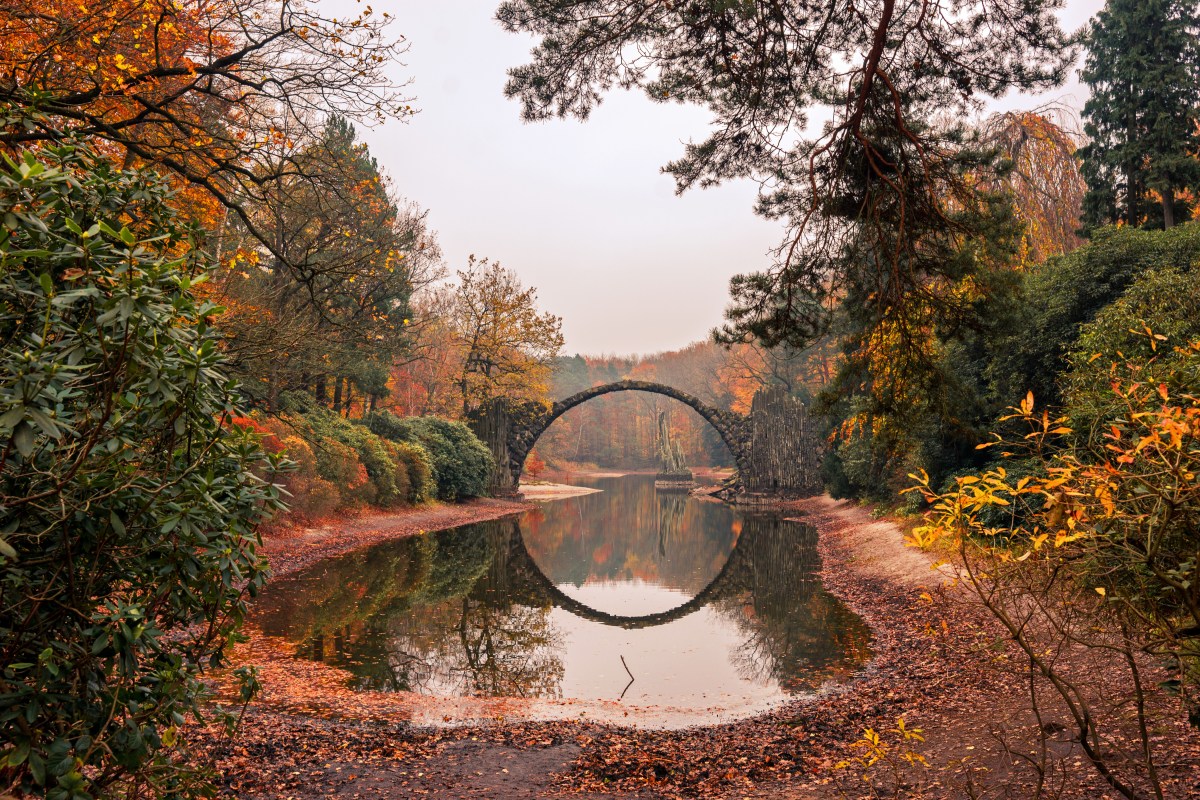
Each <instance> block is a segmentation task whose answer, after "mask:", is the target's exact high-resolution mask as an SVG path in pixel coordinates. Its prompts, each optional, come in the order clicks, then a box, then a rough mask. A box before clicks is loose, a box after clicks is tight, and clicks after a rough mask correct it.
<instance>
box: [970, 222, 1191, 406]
mask: <svg viewBox="0 0 1200 800" xmlns="http://www.w3.org/2000/svg"><path fill="white" fill-rule="evenodd" d="M1198 264H1200V223H1195V222H1192V223H1188V224H1185V225H1177V226H1175V227H1174V228H1172V229H1170V230H1167V231H1145V230H1140V229H1133V228H1104V229H1101V230H1098V231H1096V232H1095V233H1094V234H1093V235H1092V241H1091V242H1090V243H1089V244H1087V245H1085V246H1084V247H1081V248H1079V249H1078V250H1076V251H1074V252H1072V253H1068V254H1067V255H1065V256H1059V257H1056V258H1051V259H1048V260H1047V261H1046V262H1045V263H1043V264H1040V265H1038V266H1037V267H1035V268H1034V269H1033V270H1031V271H1030V272H1029V273H1028V274H1027V275H1026V276H1025V279H1024V281H1023V282H1022V292H1021V294H1022V297H1021V299H1020V308H1019V309H1018V310H1016V311H1015V312H1014V316H1013V320H1012V322H1011V323H1010V329H1009V330H1008V332H1007V333H1006V334H1005V335H1002V336H998V337H996V338H995V339H994V340H993V341H992V342H991V344H990V346H989V351H990V358H989V361H990V363H989V365H988V367H987V375H988V378H989V379H990V382H991V387H992V392H993V396H994V397H996V398H999V399H1000V401H1001V403H1002V405H1003V406H1009V405H1012V404H1013V403H1015V402H1017V400H1019V399H1020V398H1022V397H1024V396H1025V393H1026V392H1028V391H1033V393H1034V396H1035V397H1036V400H1037V403H1038V405H1039V406H1041V405H1044V404H1049V405H1058V404H1060V402H1061V399H1062V398H1061V396H1060V393H1059V385H1058V377H1059V375H1060V374H1061V373H1062V372H1063V371H1064V370H1066V369H1067V368H1068V364H1067V356H1068V354H1069V353H1070V352H1071V351H1072V350H1074V349H1075V348H1076V343H1077V341H1078V338H1079V333H1080V326H1081V325H1084V324H1086V323H1088V322H1091V321H1092V320H1093V319H1094V318H1095V317H1096V315H1097V314H1099V313H1100V311H1101V310H1102V309H1103V308H1105V307H1106V306H1108V305H1109V304H1110V303H1112V302H1113V301H1115V300H1116V299H1117V298H1118V297H1120V296H1121V295H1122V294H1123V293H1124V292H1125V290H1126V289H1127V288H1129V286H1130V284H1132V283H1133V282H1134V281H1135V280H1136V279H1137V278H1138V277H1139V276H1141V275H1143V274H1145V273H1147V272H1150V271H1155V270H1161V269H1175V270H1178V271H1183V272H1186V271H1188V270H1191V269H1192V268H1193V267H1195V266H1196V265H1198ZM1014 398H1015V399H1014Z"/></svg>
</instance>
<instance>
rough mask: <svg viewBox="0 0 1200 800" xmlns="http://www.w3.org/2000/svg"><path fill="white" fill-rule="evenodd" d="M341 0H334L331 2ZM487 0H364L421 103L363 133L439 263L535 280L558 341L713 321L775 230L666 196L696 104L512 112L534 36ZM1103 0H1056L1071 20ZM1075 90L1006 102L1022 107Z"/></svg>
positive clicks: (742, 185) (615, 103)
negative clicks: (396, 44)
mask: <svg viewBox="0 0 1200 800" xmlns="http://www.w3.org/2000/svg"><path fill="white" fill-rule="evenodd" d="M338 4H339V5H341V3H338ZM497 4H498V0H376V2H375V3H374V8H375V10H376V12H382V11H386V12H388V13H390V14H393V15H394V16H395V17H396V23H395V27H394V31H395V32H396V33H399V34H403V35H404V36H405V37H407V39H408V41H409V45H410V48H409V51H408V53H407V54H406V56H405V58H404V61H405V64H403V65H399V64H397V65H395V66H394V67H393V69H394V75H395V77H396V78H397V79H401V80H403V79H407V78H411V79H412V85H411V91H412V94H413V96H414V97H415V98H416V102H415V103H414V105H415V106H416V107H417V108H419V109H420V113H419V114H417V115H416V116H415V117H413V118H412V119H411V121H409V122H407V123H399V122H393V123H389V124H387V125H384V126H381V127H378V128H374V129H369V130H365V131H362V134H363V136H364V138H365V139H366V141H367V142H368V143H369V144H370V147H371V151H372V153H373V154H374V155H375V156H376V158H378V160H379V161H380V163H381V164H382V165H383V166H384V168H385V169H386V170H387V171H388V173H389V174H390V175H391V176H392V179H393V181H394V182H395V185H396V188H397V189H398V190H399V191H400V192H401V193H402V194H403V195H404V196H405V197H407V198H408V199H410V200H412V201H414V202H416V203H417V204H418V205H420V206H421V207H422V208H425V209H428V211H429V223H430V226H431V227H432V228H433V229H434V230H435V231H437V233H438V238H439V241H440V243H441V246H442V249H443V251H444V252H445V255H446V258H447V262H448V264H449V266H450V267H451V269H456V268H459V267H461V266H463V265H464V264H465V263H466V259H467V256H468V255H469V254H471V253H474V254H475V255H478V256H480V257H488V258H492V259H495V260H499V261H500V262H501V263H502V264H504V265H505V266H506V267H511V268H512V269H515V270H516V271H517V273H518V274H519V275H520V276H521V279H522V280H523V281H524V283H526V284H527V285H533V286H536V287H537V289H538V297H539V300H540V304H541V306H542V308H543V309H545V310H547V311H550V312H552V313H555V314H558V315H559V316H561V317H562V318H563V332H564V334H565V336H566V340H567V343H566V351H567V352H569V353H576V352H579V353H588V354H600V353H620V354H630V353H651V352H657V351H661V350H668V349H675V348H678V347H682V346H684V345H686V344H688V343H690V342H694V341H696V340H698V339H703V338H705V337H706V336H707V335H708V332H709V331H710V330H711V329H712V328H713V327H715V326H716V325H718V324H719V323H720V322H721V319H722V312H723V310H724V308H725V305H726V301H727V287H728V281H729V278H730V276H732V275H734V274H735V273H739V272H748V271H752V270H758V269H762V268H764V267H766V266H767V265H768V263H769V259H768V256H767V252H768V250H770V249H771V248H772V247H773V246H774V245H776V244H777V243H778V240H779V237H780V235H781V228H780V227H779V225H778V224H776V223H769V222H767V221H765V220H762V219H760V218H758V217H756V216H755V215H754V214H753V211H752V208H753V203H754V198H755V186H754V185H753V184H751V183H749V182H746V181H739V182H735V183H730V184H727V185H724V186H721V187H719V188H716V189H708V190H704V191H691V192H688V193H687V194H685V195H683V196H681V197H676V196H675V194H674V185H673V182H672V180H671V178H670V177H668V176H666V175H663V174H661V173H660V172H659V168H660V167H662V166H663V165H664V164H666V163H667V162H668V161H670V160H672V159H674V158H676V157H678V155H679V154H680V152H681V151H682V145H681V142H684V141H686V140H688V139H690V138H695V139H700V138H703V137H704V136H705V132H706V128H707V123H708V119H709V116H708V113H707V112H706V111H704V110H703V109H700V108H689V107H681V106H677V105H660V104H656V103H652V102H650V101H649V100H647V99H646V98H645V97H643V96H641V95H638V94H631V93H628V92H623V91H617V92H613V93H611V94H610V95H609V96H608V97H607V98H606V100H605V102H604V103H603V105H601V106H600V108H599V109H597V110H596V112H595V113H593V115H592V117H591V118H590V119H589V120H588V121H587V122H585V123H580V122H577V121H574V120H556V121H553V122H547V123H540V124H533V125H529V124H524V123H522V122H521V120H520V108H519V106H518V104H517V103H516V102H515V101H509V100H506V99H505V97H504V94H503V87H504V82H505V71H506V70H507V69H508V68H509V67H512V66H515V65H518V64H523V63H526V62H527V61H528V57H529V49H530V47H531V46H532V44H533V40H532V39H530V38H526V37H521V36H515V35H512V34H508V33H505V32H504V31H503V30H501V29H500V27H499V25H497V24H496V22H495V21H494V19H493V14H494V12H495V9H496V6H497ZM1101 5H1102V0H1067V4H1066V9H1065V10H1064V12H1063V15H1062V16H1063V20H1064V24H1065V25H1066V27H1067V28H1068V29H1070V30H1074V29H1076V28H1078V27H1079V26H1080V25H1082V24H1083V23H1084V22H1085V21H1086V20H1087V19H1088V18H1089V17H1090V16H1091V15H1092V14H1093V13H1095V11H1096V10H1098V9H1099V8H1100V6H1101ZM1064 95H1073V96H1074V97H1075V98H1076V102H1078V103H1081V102H1082V93H1081V92H1080V91H1079V88H1078V86H1077V85H1074V86H1073V85H1068V86H1067V87H1064V88H1063V89H1061V90H1058V91H1055V92H1051V93H1049V94H1048V95H1046V96H1044V97H1040V98H1006V99H1004V100H1003V101H1001V102H1000V103H999V104H998V107H1006V108H1024V107H1032V106H1035V105H1038V104H1039V103H1041V102H1044V101H1046V100H1049V99H1055V98H1058V97H1061V96H1064Z"/></svg>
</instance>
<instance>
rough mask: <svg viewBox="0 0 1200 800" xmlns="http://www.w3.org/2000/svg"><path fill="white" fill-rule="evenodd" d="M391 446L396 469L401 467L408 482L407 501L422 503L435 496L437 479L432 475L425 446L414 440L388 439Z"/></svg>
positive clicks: (430, 462) (431, 465)
mask: <svg viewBox="0 0 1200 800" xmlns="http://www.w3.org/2000/svg"><path fill="white" fill-rule="evenodd" d="M388 444H389V445H390V446H391V447H392V448H393V449H392V453H393V457H394V458H395V459H396V465H397V471H399V468H400V467H403V470H404V472H405V473H406V475H407V482H408V502H409V503H424V502H425V501H427V500H431V499H432V498H434V497H436V496H437V481H436V480H434V477H433V462H432V461H431V460H430V458H429V453H428V452H426V450H425V448H424V447H422V446H421V445H419V444H417V443H416V442H393V441H388Z"/></svg>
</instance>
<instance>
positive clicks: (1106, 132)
mask: <svg viewBox="0 0 1200 800" xmlns="http://www.w3.org/2000/svg"><path fill="white" fill-rule="evenodd" d="M1087 44H1088V56H1087V61H1086V64H1085V66H1084V70H1083V79H1084V81H1086V82H1087V84H1088V86H1089V87H1091V91H1092V95H1091V97H1090V98H1089V100H1088V102H1087V104H1086V105H1085V106H1084V109H1083V117H1084V123H1085V125H1084V130H1085V132H1086V133H1087V135H1088V136H1089V137H1090V139H1091V142H1090V143H1089V144H1088V145H1087V146H1086V147H1085V148H1083V149H1082V151H1081V155H1082V156H1083V173H1084V177H1085V179H1086V180H1087V184H1088V192H1087V195H1086V196H1085V198H1084V224H1085V225H1086V226H1088V227H1095V226H1098V225H1105V224H1110V223H1115V222H1117V221H1118V220H1120V221H1123V222H1124V223H1126V224H1128V225H1142V224H1145V223H1147V222H1148V221H1150V220H1155V219H1156V218H1157V217H1159V216H1161V218H1162V225H1163V227H1165V228H1170V227H1171V226H1172V225H1174V224H1175V223H1176V222H1177V221H1178V220H1180V219H1181V218H1184V217H1185V216H1186V214H1187V212H1188V208H1187V202H1186V199H1185V197H1183V196H1181V195H1182V194H1183V190H1186V189H1189V188H1195V187H1197V186H1198V185H1200V161H1198V160H1197V153H1198V152H1200V128H1198V127H1197V126H1198V124H1200V11H1198V10H1197V7H1196V4H1195V2H1194V0H1109V2H1108V4H1107V5H1106V6H1105V8H1104V10H1103V11H1101V12H1100V13H1099V14H1097V15H1096V18H1095V20H1093V22H1092V26H1091V29H1090V30H1089V31H1088V34H1087ZM1155 195H1157V197H1155ZM1155 203H1157V204H1159V205H1160V206H1161V212H1156V211H1155V209H1154V205H1155Z"/></svg>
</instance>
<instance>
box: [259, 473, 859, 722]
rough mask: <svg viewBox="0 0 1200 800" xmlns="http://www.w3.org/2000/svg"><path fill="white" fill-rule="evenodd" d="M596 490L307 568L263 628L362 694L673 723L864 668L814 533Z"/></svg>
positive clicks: (622, 485) (263, 605)
mask: <svg viewBox="0 0 1200 800" xmlns="http://www.w3.org/2000/svg"><path fill="white" fill-rule="evenodd" d="M592 484H593V485H595V486H596V487H598V488H600V489H602V490H603V491H601V492H599V493H596V494H590V495H585V496H581V497H573V498H566V499H559V500H553V501H548V502H545V503H542V504H539V506H538V508H536V509H535V510H532V511H529V512H527V513H525V514H523V515H522V516H520V517H519V518H510V519H506V520H499V521H495V522H488V523H482V524H476V525H468V526H464V527H461V528H456V529H453V530H448V531H443V532H440V533H435V534H428V535H425V536H420V537H415V538H410V539H403V540H399V541H394V542H388V543H386V544H382V545H378V546H376V547H373V548H371V549H369V550H365V551H362V552H359V553H354V554H351V555H348V556H344V557H341V558H335V559H329V560H327V561H324V562H321V563H319V564H316V565H314V566H312V567H311V568H309V569H307V570H305V571H303V572H301V573H298V574H296V575H294V576H290V577H288V578H285V579H283V580H280V581H278V582H276V583H274V584H272V586H271V588H270V589H269V591H268V592H267V593H266V594H265V595H264V596H263V598H262V599H261V600H260V601H259V602H258V603H256V608H255V615H254V617H255V621H256V622H257V623H258V625H259V626H260V627H261V628H262V630H263V631H264V632H265V633H266V634H267V635H272V636H282V637H286V638H287V639H288V640H290V641H291V642H292V644H293V646H294V649H295V654H296V657H297V658H304V659H313V660H320V661H324V662H326V663H328V664H331V665H333V666H337V667H340V668H343V669H345V670H346V671H347V672H348V673H349V675H350V676H351V678H350V679H349V680H350V681H351V682H352V684H353V686H354V687H356V688H359V689H364V690H382V691H407V692H417V693H421V694H430V695H457V696H490V697H495V696H504V697H528V698H551V699H565V698H574V699H579V700H620V701H621V702H622V703H623V704H628V705H630V706H642V707H644V706H657V707H666V708H669V709H670V710H671V713H672V714H673V715H674V719H675V720H676V721H678V720H679V719H683V720H684V721H689V720H690V721H697V722H698V721H706V720H711V719H714V718H730V717H737V716H745V715H748V714H752V713H756V712H759V711H762V710H764V709H767V708H770V707H771V706H773V705H777V704H779V703H781V702H783V701H786V700H787V699H789V698H791V697H794V696H796V695H798V694H802V693H805V692H812V691H814V690H815V689H817V688H818V687H820V686H821V685H822V684H824V683H826V682H827V681H831V680H833V681H836V680H841V679H845V678H846V677H848V676H849V675H850V674H851V673H853V672H854V671H855V670H856V669H857V668H858V667H859V666H860V665H861V664H862V663H863V662H864V661H865V660H866V659H867V658H869V655H870V652H869V647H870V635H869V632H868V630H867V628H866V626H865V625H864V624H863V623H862V621H861V620H860V619H859V618H858V617H857V616H855V615H854V614H853V613H851V612H850V611H849V610H848V609H846V608H845V607H844V606H843V605H842V604H841V603H840V602H839V601H838V600H837V599H836V598H834V597H833V596H832V595H830V594H829V593H828V592H826V591H825V590H824V588H823V587H822V586H821V583H820V580H819V577H818V576H817V571H818V570H819V567H820V563H819V557H818V555H817V552H816V531H815V530H814V529H813V528H811V527H810V526H806V525H803V524H799V523H795V522H786V521H783V520H781V519H780V518H779V517H778V516H777V515H772V514H749V513H746V514H743V513H739V512H736V511H734V510H733V509H731V508H730V507H728V506H725V505H723V504H721V503H717V502H713V501H710V500H702V499H697V498H691V497H688V496H686V495H680V494H665V493H659V492H656V491H655V489H654V483H653V478H651V477H650V476H627V477H623V478H613V479H596V480H594V481H592ZM681 715H682V716H681Z"/></svg>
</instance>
